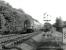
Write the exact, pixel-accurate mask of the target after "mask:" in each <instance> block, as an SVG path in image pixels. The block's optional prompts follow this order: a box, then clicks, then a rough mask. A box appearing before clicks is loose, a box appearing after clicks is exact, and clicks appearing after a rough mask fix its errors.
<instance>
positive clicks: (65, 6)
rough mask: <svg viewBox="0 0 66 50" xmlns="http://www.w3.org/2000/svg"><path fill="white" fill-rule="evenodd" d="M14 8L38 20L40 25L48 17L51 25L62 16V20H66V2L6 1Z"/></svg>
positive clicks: (54, 0) (53, 0)
mask: <svg viewBox="0 0 66 50" xmlns="http://www.w3.org/2000/svg"><path fill="white" fill-rule="evenodd" d="M4 1H6V2H8V3H9V4H10V5H12V6H13V7H14V8H21V9H22V10H24V11H25V13H27V14H29V15H31V16H32V17H33V18H34V19H37V20H38V21H39V22H40V23H42V24H43V23H44V21H43V20H45V19H46V18H43V17H45V16H46V15H44V13H46V14H48V16H49V17H48V19H50V20H51V21H50V23H51V24H53V23H54V22H55V19H56V17H59V16H61V18H62V20H64V21H65V20H66V0H4Z"/></svg>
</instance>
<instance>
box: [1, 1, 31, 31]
mask: <svg viewBox="0 0 66 50" xmlns="http://www.w3.org/2000/svg"><path fill="white" fill-rule="evenodd" d="M28 17H31V16H29V15H27V14H26V13H24V11H23V10H22V9H16V8H13V7H12V6H11V5H9V4H8V3H6V2H4V1H0V24H1V25H0V31H1V32H3V30H4V32H16V31H22V29H23V28H24V21H25V20H26V19H28ZM28 20H30V19H28ZM2 21H4V22H2ZM2 28H3V29H2ZM5 28H6V29H5Z"/></svg>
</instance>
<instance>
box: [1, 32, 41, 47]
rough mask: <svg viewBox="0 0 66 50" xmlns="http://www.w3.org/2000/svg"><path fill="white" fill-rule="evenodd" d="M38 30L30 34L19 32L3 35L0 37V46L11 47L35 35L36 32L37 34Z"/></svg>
mask: <svg viewBox="0 0 66 50" xmlns="http://www.w3.org/2000/svg"><path fill="white" fill-rule="evenodd" d="M39 33H40V32H33V33H30V34H26V35H24V34H19V35H10V36H4V37H0V46H1V47H2V46H5V47H8V46H9V47H11V46H12V47H13V46H16V45H17V44H19V43H20V42H21V43H22V42H24V41H26V40H28V39H29V38H31V37H33V36H36V35H37V34H39Z"/></svg>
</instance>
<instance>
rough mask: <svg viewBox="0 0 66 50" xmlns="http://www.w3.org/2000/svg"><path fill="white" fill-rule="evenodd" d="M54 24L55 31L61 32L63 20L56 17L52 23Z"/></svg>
mask: <svg viewBox="0 0 66 50" xmlns="http://www.w3.org/2000/svg"><path fill="white" fill-rule="evenodd" d="M54 26H55V27H56V30H57V31H59V32H62V28H63V21H62V20H61V18H56V23H55V24H54Z"/></svg>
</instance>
